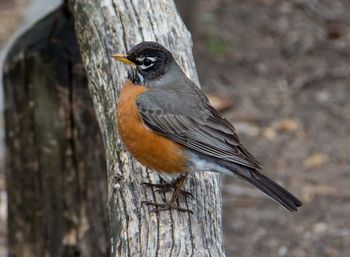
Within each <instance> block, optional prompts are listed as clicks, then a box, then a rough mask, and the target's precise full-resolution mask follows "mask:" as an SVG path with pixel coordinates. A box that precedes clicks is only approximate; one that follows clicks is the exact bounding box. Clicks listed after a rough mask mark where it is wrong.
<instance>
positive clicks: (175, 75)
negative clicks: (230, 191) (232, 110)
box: [112, 41, 302, 212]
mask: <svg viewBox="0 0 350 257" xmlns="http://www.w3.org/2000/svg"><path fill="white" fill-rule="evenodd" d="M112 58H114V59H116V60H118V61H121V62H123V63H124V64H127V65H128V66H129V67H130V68H129V69H128V71H127V79H126V80H125V83H124V85H123V87H122V88H121V90H120V95H119V101H118V105H117V111H116V122H117V128H118V133H119V135H120V138H121V140H122V142H123V143H124V145H125V147H126V149H127V150H128V151H129V152H130V153H131V155H132V156H133V157H134V158H135V159H136V160H137V161H138V162H140V163H141V164H142V165H144V166H146V167H148V168H150V169H152V170H155V171H158V172H159V173H161V174H164V173H165V174H167V175H171V176H177V178H176V179H175V180H174V181H173V182H172V183H169V184H168V186H170V187H171V188H173V190H172V191H174V192H173V195H172V197H171V200H170V201H168V202H165V203H157V202H148V201H144V202H143V203H145V204H147V205H152V206H154V209H153V211H156V212H158V211H163V210H172V209H175V210H178V211H181V212H186V211H190V212H191V210H189V209H186V208H182V207H180V205H179V204H177V198H178V196H179V195H180V194H181V193H183V191H182V189H181V188H182V186H183V185H184V183H185V181H186V178H187V175H188V174H191V173H193V172H203V171H212V172H217V173H221V174H225V175H230V176H235V177H239V178H241V179H243V180H246V181H247V182H249V183H250V184H252V185H253V186H255V187H256V188H258V189H260V190H261V191H262V192H263V193H265V194H266V195H267V196H269V197H270V198H272V199H273V200H275V201H276V202H277V203H279V204H280V205H282V206H283V207H284V208H286V209H287V210H289V211H291V212H295V211H297V210H298V208H299V207H300V206H302V202H301V201H300V200H299V199H297V198H296V197H295V196H294V195H293V194H291V193H290V192H288V191H287V190H286V189H284V188H283V187H282V186H280V185H278V184H277V183H276V182H274V181H273V180H271V179H270V178H268V177H267V176H265V175H264V174H263V173H262V165H261V164H260V162H259V161H257V160H256V159H255V157H254V156H253V155H252V154H251V153H250V152H249V151H248V150H247V149H246V147H245V146H244V145H243V144H242V143H241V141H240V139H239V137H238V135H237V133H236V131H235V129H234V127H233V125H232V124H231V123H230V122H229V121H228V120H226V119H225V118H223V117H222V116H221V114H220V113H219V112H218V111H217V110H216V109H215V108H214V107H213V106H212V105H211V104H210V103H209V100H208V98H207V97H206V95H205V94H204V93H203V92H202V91H201V89H200V88H199V87H198V86H197V85H196V84H195V83H194V82H193V81H191V80H190V79H189V78H188V77H187V76H186V74H185V73H184V71H183V70H182V69H181V67H180V65H179V64H178V63H177V62H176V61H175V58H174V57H173V55H172V53H171V52H170V51H169V50H168V49H166V48H165V47H164V46H162V45H161V44H160V43H158V42H153V41H143V42H140V43H138V44H136V45H135V46H133V47H132V48H131V49H130V50H129V51H127V53H126V54H114V55H112ZM146 184H148V185H150V186H158V187H159V188H162V186H161V185H157V184H150V183H146ZM163 187H164V188H165V187H167V186H163Z"/></svg>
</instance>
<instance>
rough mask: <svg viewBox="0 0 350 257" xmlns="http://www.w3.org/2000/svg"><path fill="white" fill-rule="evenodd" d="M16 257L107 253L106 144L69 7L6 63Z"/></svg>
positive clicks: (11, 233)
mask: <svg viewBox="0 0 350 257" xmlns="http://www.w3.org/2000/svg"><path fill="white" fill-rule="evenodd" d="M4 92H5V94H4V95H5V97H4V101H5V124H6V146H7V165H6V178H7V190H8V205H9V206H8V207H9V208H8V227H9V230H8V246H9V256H13V257H14V256H17V257H50V256H55V257H56V256H57V257H61V256H72V257H73V256H86V257H88V256H91V257H99V256H100V257H105V256H106V255H108V251H109V244H108V242H109V241H108V235H107V222H106V220H107V211H105V210H106V209H105V204H106V200H107V189H106V188H107V185H106V183H107V178H106V173H105V169H106V167H105V157H104V150H103V144H102V138H101V136H100V133H99V127H98V124H97V121H96V117H95V114H94V113H95V112H94V109H93V106H92V101H91V97H90V94H89V91H88V88H87V80H86V76H85V72H84V68H83V65H82V63H81V59H80V53H79V48H78V45H77V42H76V38H75V33H74V24H73V19H72V17H71V16H70V15H69V13H68V12H66V11H65V10H64V9H63V8H60V9H58V10H57V11H55V12H54V13H52V14H50V15H49V16H48V17H46V18H44V19H43V20H42V21H40V22H38V23H37V24H35V25H34V26H33V27H32V28H31V29H30V30H29V31H27V32H26V33H25V34H24V35H23V36H21V37H20V38H19V39H18V40H17V41H16V43H15V44H14V45H13V47H12V49H11V51H10V53H9V54H8V56H7V59H6V63H5V65H4Z"/></svg>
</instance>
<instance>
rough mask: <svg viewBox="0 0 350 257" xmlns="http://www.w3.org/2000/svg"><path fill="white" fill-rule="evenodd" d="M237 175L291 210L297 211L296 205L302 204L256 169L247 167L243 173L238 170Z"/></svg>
mask: <svg viewBox="0 0 350 257" xmlns="http://www.w3.org/2000/svg"><path fill="white" fill-rule="evenodd" d="M248 172H249V173H248ZM236 174H237V173H236ZM237 175H239V176H240V177H242V178H244V179H245V180H247V181H248V182H249V183H251V184H252V185H254V186H256V187H257V188H259V189H260V190H261V191H263V192H264V193H265V194H267V195H268V196H269V197H271V198H272V199H273V200H275V201H277V202H278V203H280V204H281V205H282V206H283V207H285V208H286V209H287V210H289V211H291V212H295V211H297V210H298V207H300V206H302V202H301V201H300V200H298V199H297V198H296V197H295V196H294V195H292V194H291V193H289V192H288V191H287V190H286V189H284V188H283V187H281V186H280V185H278V184H277V183H275V182H274V181H272V180H271V179H269V178H268V177H266V176H265V175H263V174H261V173H259V172H258V171H256V170H253V169H249V171H248V169H247V170H244V174H242V173H241V172H239V174H237Z"/></svg>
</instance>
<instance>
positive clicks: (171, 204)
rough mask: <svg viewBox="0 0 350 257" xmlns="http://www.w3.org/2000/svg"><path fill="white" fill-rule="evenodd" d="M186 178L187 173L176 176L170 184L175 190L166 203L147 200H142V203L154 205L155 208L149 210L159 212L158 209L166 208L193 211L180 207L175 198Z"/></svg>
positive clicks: (164, 209) (163, 209)
mask: <svg viewBox="0 0 350 257" xmlns="http://www.w3.org/2000/svg"><path fill="white" fill-rule="evenodd" d="M186 178H187V174H186V175H180V176H179V177H178V178H176V180H174V181H173V182H172V183H171V184H173V185H172V187H174V186H175V192H174V194H173V196H172V197H171V199H170V201H169V202H168V203H163V204H160V203H153V202H148V201H143V202H142V204H146V205H151V206H154V207H155V208H154V209H153V210H151V212H160V211H168V210H178V211H180V212H190V213H193V212H192V211H191V210H189V209H185V208H181V207H180V206H179V205H178V204H177V203H176V200H177V198H178V197H179V195H180V193H181V191H182V190H181V187H182V186H183V184H184V183H185V181H186Z"/></svg>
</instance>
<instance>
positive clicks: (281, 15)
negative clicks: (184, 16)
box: [194, 0, 350, 257]
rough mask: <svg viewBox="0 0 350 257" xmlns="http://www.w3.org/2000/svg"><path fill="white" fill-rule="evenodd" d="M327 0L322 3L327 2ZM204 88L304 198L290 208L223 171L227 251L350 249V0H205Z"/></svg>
mask: <svg viewBox="0 0 350 257" xmlns="http://www.w3.org/2000/svg"><path fill="white" fill-rule="evenodd" d="M321 3H322V4H321ZM199 8H200V12H199V17H198V19H197V23H196V24H197V26H196V29H197V30H196V33H195V37H194V39H195V40H194V41H195V42H194V43H195V53H196V62H197V68H198V71H199V75H200V79H201V83H202V87H203V88H204V89H205V90H206V91H207V92H209V93H210V92H211V93H212V94H214V95H216V96H219V98H220V99H223V100H224V102H227V103H229V105H231V107H230V108H229V109H227V110H226V111H224V116H225V117H226V118H227V119H229V120H230V121H231V122H232V123H233V124H234V126H235V128H236V130H237V132H238V134H239V136H240V137H241V140H242V141H243V143H244V144H245V145H246V147H247V148H248V149H249V150H250V151H251V152H252V153H253V154H254V155H255V156H256V157H257V158H258V160H260V161H261V162H262V163H263V165H264V170H265V171H266V174H268V175H269V176H270V177H271V178H274V179H276V180H277V181H278V182H280V183H281V184H283V185H284V186H285V187H286V188H288V189H289V190H290V191H291V192H293V193H294V194H295V195H297V196H298V197H299V198H300V199H301V200H302V202H303V203H304V206H303V207H302V208H301V209H300V211H299V212H298V213H295V214H290V213H288V212H286V211H285V210H283V209H282V208H280V207H278V206H277V205H276V204H275V203H274V202H272V201H271V200H270V199H267V198H266V197H265V196H263V195H262V194H260V193H259V192H257V191H256V190H254V189H252V188H251V187H250V186H247V185H245V184H244V183H240V182H238V181H237V180H235V179H234V178H228V177H225V178H224V186H223V203H224V210H223V214H224V220H223V224H224V234H225V237H224V238H225V241H226V243H225V248H226V251H227V256H244V257H253V256H259V257H274V256H289V257H310V256H317V257H344V256H349V254H350V158H349V157H350V61H349V60H350V12H349V10H350V1H348V0H336V1H334V0H333V1H332V0H325V1H319V2H318V1H306V0H305V1H303V0H293V1H278V0H249V1H231V0H220V1H210V0H207V1H200V2H199Z"/></svg>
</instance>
